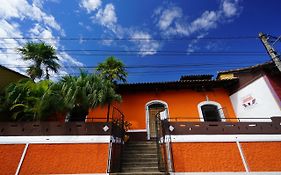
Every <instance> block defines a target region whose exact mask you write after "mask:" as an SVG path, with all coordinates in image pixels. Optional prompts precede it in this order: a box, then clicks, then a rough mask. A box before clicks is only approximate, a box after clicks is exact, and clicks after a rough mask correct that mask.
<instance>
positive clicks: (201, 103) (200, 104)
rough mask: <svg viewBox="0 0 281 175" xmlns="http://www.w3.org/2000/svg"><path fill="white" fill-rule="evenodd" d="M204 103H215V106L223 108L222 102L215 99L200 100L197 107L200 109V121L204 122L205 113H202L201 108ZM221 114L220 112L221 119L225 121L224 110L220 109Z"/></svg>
mask: <svg viewBox="0 0 281 175" xmlns="http://www.w3.org/2000/svg"><path fill="white" fill-rule="evenodd" d="M203 105H215V106H217V107H218V109H222V106H221V104H219V103H218V102H215V101H202V102H200V103H199V104H198V105H197V109H198V113H199V118H200V121H202V122H204V117H203V113H202V110H201V106H203ZM219 114H220V117H221V121H225V116H224V113H223V111H219Z"/></svg>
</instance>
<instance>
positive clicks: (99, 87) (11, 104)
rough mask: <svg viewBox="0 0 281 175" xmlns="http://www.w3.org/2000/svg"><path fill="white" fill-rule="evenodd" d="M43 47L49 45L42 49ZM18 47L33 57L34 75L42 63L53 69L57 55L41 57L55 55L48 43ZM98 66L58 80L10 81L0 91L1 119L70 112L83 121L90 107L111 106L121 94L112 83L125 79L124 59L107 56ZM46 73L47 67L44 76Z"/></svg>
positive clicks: (33, 118) (37, 75) (32, 118)
mask: <svg viewBox="0 0 281 175" xmlns="http://www.w3.org/2000/svg"><path fill="white" fill-rule="evenodd" d="M38 47H39V48H40V49H38ZM45 47H47V48H48V49H46V50H45V51H44V48H45ZM42 48H43V49H42ZM19 51H20V52H21V53H22V54H23V59H25V60H33V61H34V63H35V64H34V65H31V66H30V67H29V69H28V73H29V75H30V76H31V77H32V78H33V79H34V78H40V77H41V76H42V74H43V71H42V69H41V64H47V63H48V65H47V66H46V68H48V69H51V70H54V71H56V70H55V69H56V68H57V63H56V62H55V61H54V60H57V57H52V59H47V60H44V59H43V57H44V58H50V57H47V56H46V55H54V53H55V52H54V50H52V49H51V46H47V45H45V44H44V43H40V44H35V43H27V45H26V46H24V47H23V48H21V49H19ZM38 52H39V53H38ZM48 61H50V62H48ZM52 61H53V62H52ZM98 70H99V71H100V74H98V75H96V74H87V73H85V72H83V71H81V74H80V76H65V77H63V78H62V79H61V80H60V81H59V82H57V83H54V82H52V81H50V80H42V81H39V82H37V83H36V82H34V81H32V80H22V81H19V82H17V83H14V84H11V85H9V86H8V87H7V88H6V89H5V92H4V94H2V95H0V116H1V117H0V120H2V121H3V120H8V121H11V120H13V121H37V120H48V118H49V117H50V116H55V115H56V114H58V113H60V114H63V113H69V114H70V117H73V118H75V117H77V116H78V120H79V121H83V120H84V119H85V117H86V115H87V114H88V110H89V108H94V107H97V106H104V105H106V104H107V105H108V107H110V104H111V103H112V102H114V101H121V96H120V95H119V94H117V93H116V92H115V84H114V83H115V82H116V81H123V82H125V80H126V79H125V78H126V76H127V73H126V72H125V69H124V65H123V63H122V62H120V61H119V60H116V59H115V58H114V57H110V58H108V59H107V60H106V61H105V62H104V63H103V64H101V65H100V66H99V67H98ZM48 77H49V75H48V71H47V69H46V78H48ZM7 116H8V117H7ZM108 118H109V111H108Z"/></svg>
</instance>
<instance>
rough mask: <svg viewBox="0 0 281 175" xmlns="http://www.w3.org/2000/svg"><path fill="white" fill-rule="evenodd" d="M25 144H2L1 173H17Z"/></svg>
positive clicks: (0, 147)
mask: <svg viewBox="0 0 281 175" xmlns="http://www.w3.org/2000/svg"><path fill="white" fill-rule="evenodd" d="M24 147H25V145H0V174H2V175H10V174H15V173H16V171H17V167H18V165H19V161H20V158H21V156H22V153H23V150H24Z"/></svg>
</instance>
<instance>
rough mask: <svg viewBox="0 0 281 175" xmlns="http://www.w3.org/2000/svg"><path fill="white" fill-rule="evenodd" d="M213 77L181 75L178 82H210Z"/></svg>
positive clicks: (207, 75)
mask: <svg viewBox="0 0 281 175" xmlns="http://www.w3.org/2000/svg"><path fill="white" fill-rule="evenodd" d="M212 77H213V75H211V74H202V75H183V76H181V78H180V80H211V79H212Z"/></svg>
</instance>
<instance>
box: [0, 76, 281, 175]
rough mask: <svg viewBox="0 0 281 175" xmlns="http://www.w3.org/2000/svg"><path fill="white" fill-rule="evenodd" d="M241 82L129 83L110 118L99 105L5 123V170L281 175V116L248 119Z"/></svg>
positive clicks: (0, 127)
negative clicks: (236, 95)
mask: <svg viewBox="0 0 281 175" xmlns="http://www.w3.org/2000/svg"><path fill="white" fill-rule="evenodd" d="M239 81H240V80H239V77H234V76H232V77H224V78H219V79H212V76H211V75H195V76H183V77H181V79H180V80H179V81H174V82H154V83H135V84H121V85H118V89H117V90H118V92H119V93H120V94H121V95H122V102H120V103H115V104H112V105H111V108H110V111H109V112H110V120H109V122H107V121H105V120H104V118H106V116H107V112H108V111H107V107H104V108H103V107H99V108H96V109H91V110H90V113H89V115H88V117H87V122H86V123H84V122H73V123H71V122H69V123H60V122H45V123H43V122H39V123H38V122H37V123H36V122H34V123H20V122H19V123H16V124H15V123H0V144H1V145H0V152H1V154H0V155H1V158H0V169H1V170H2V171H1V174H111V173H112V174H114V173H116V174H190V175H202V174H204V175H213V174H221V175H222V174H223V175H224V174H226V175H233V174H235V175H245V174H247V175H248V174H249V175H251V174H252V175H261V174H262V175H264V174H265V175H273V174H281V124H280V123H281V117H278V116H265V117H267V120H266V121H263V122H261V121H255V119H254V117H252V118H251V120H249V121H247V122H245V121H240V118H239V117H237V115H236V112H235V110H234V108H233V103H232V101H231V99H230V95H231V90H233V87H236V86H237V84H238V83H239ZM245 110H248V109H245ZM270 117H271V118H270ZM244 119H245V118H244ZM259 119H260V118H259ZM124 120H125V121H124ZM126 121H127V122H126ZM128 122H129V123H131V126H130V128H129V130H128V131H127V133H126V135H127V136H124V130H123V129H122V128H124V127H123V126H124V124H126V123H128ZM120 126H121V127H120ZM128 136H129V140H128V141H127V142H124V138H128Z"/></svg>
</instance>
